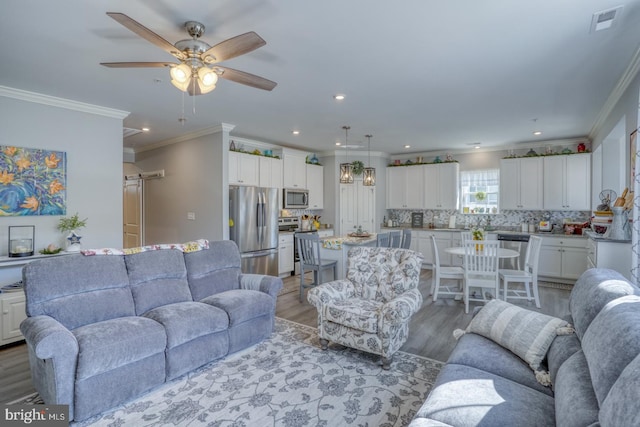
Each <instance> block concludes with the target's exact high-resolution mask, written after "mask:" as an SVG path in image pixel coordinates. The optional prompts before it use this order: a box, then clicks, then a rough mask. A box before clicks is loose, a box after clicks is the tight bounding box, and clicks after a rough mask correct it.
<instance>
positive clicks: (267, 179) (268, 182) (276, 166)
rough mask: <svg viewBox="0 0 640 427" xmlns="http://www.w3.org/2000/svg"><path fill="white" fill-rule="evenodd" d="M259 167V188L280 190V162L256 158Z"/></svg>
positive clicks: (272, 159)
mask: <svg viewBox="0 0 640 427" xmlns="http://www.w3.org/2000/svg"><path fill="white" fill-rule="evenodd" d="M258 159H259V166H260V179H259V186H260V187H269V188H279V189H282V160H280V159H276V158H274V157H258Z"/></svg>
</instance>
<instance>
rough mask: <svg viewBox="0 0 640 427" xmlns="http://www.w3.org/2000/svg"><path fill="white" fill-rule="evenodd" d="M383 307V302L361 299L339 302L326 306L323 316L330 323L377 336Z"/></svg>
mask: <svg viewBox="0 0 640 427" xmlns="http://www.w3.org/2000/svg"><path fill="white" fill-rule="evenodd" d="M382 305H383V304H382V303H381V302H378V301H373V300H365V299H361V298H350V299H345V300H337V301H332V302H330V303H327V304H325V305H324V307H323V315H324V318H325V319H326V320H328V321H330V322H334V323H338V324H340V325H344V326H348V327H350V328H353V329H357V330H359V331H364V332H371V333H373V334H375V333H377V332H378V322H379V319H380V312H381V308H382Z"/></svg>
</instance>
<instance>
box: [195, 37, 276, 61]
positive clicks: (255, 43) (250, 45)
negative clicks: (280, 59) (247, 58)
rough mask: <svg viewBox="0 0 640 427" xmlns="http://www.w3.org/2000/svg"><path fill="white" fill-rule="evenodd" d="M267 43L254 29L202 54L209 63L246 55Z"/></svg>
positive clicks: (203, 58)
mask: <svg viewBox="0 0 640 427" xmlns="http://www.w3.org/2000/svg"><path fill="white" fill-rule="evenodd" d="M265 44H267V42H266V41H264V40H263V39H262V37H260V36H259V35H258V34H256V33H255V32H253V31H250V32H248V33H244V34H240V35H239V36H235V37H232V38H230V39H227V40H225V41H223V42H220V43H218V44H217V45H215V46H213V47H212V48H210V49H209V50H207V51H205V52H203V53H202V55H200V57H201V58H202V60H203V61H205V62H206V63H208V64H215V63H216V62H222V61H226V60H227V59H231V58H235V57H236V56H240V55H244V54H245V53H249V52H251V51H252V50H256V49H257V48H259V47H262V46H264V45H265Z"/></svg>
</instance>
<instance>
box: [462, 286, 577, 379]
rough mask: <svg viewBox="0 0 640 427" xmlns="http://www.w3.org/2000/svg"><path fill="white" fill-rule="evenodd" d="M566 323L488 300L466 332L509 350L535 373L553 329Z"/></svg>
mask: <svg viewBox="0 0 640 427" xmlns="http://www.w3.org/2000/svg"><path fill="white" fill-rule="evenodd" d="M564 326H567V322H566V321H564V320H562V319H558V318H557V317H552V316H547V315H546V314H542V313H538V312H535V311H532V310H527V309H524V308H521V307H518V306H515V305H513V304H510V303H508V302H504V301H501V300H497V299H494V300H491V301H489V302H488V303H487V304H485V306H484V307H482V309H481V310H480V311H479V312H478V314H477V315H476V316H475V317H474V318H473V320H471V323H469V326H468V327H467V330H466V331H467V332H474V333H476V334H479V335H482V336H484V337H487V338H489V339H491V340H493V341H494V342H496V343H498V344H500V345H501V346H503V347H504V348H506V349H508V350H511V351H512V352H513V353H514V354H516V355H518V356H520V357H521V358H522V359H523V360H525V361H526V362H527V363H528V364H529V366H531V368H532V369H533V370H538V369H539V367H540V363H541V362H542V360H543V359H544V358H545V356H546V354H547V350H548V349H549V346H550V345H551V342H552V341H553V339H554V338H555V337H556V335H557V332H556V331H557V329H558V328H561V327H564Z"/></svg>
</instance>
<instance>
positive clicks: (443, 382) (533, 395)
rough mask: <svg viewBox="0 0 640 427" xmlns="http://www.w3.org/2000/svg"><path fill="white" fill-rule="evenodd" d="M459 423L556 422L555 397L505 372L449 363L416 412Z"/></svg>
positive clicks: (522, 425)
mask: <svg viewBox="0 0 640 427" xmlns="http://www.w3.org/2000/svg"><path fill="white" fill-rule="evenodd" d="M416 418H431V419H433V420H436V421H439V422H442V423H446V424H450V425H452V426H457V427H465V426H492V427H493V426H504V425H511V426H518V427H526V426H531V427H539V426H549V425H554V420H555V409H554V399H553V397H551V396H549V395H547V394H545V393H540V392H538V391H536V390H534V389H532V388H530V387H526V386H523V385H522V384H518V383H516V382H514V381H511V380H508V379H506V378H503V377H501V376H498V375H495V374H492V373H490V372H486V371H483V370H481V369H477V368H473V367H470V366H464V365H456V364H453V363H448V364H447V365H445V366H444V368H442V370H441V371H440V374H439V375H438V378H437V379H436V383H435V384H434V386H433V389H432V390H431V393H430V394H429V396H428V397H427V400H426V401H425V403H424V404H423V405H422V407H421V408H420V410H418V412H417V414H416Z"/></svg>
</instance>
